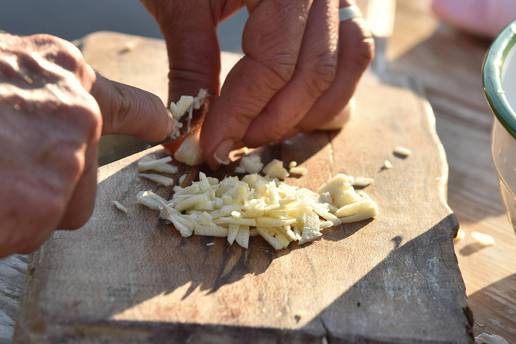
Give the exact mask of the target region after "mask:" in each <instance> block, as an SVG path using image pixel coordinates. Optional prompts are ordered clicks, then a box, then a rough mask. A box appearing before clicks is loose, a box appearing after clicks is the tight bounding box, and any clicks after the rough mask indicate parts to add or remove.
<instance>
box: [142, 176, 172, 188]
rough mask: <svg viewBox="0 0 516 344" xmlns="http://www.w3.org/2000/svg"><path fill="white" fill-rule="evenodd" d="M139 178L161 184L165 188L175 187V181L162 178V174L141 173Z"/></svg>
mask: <svg viewBox="0 0 516 344" xmlns="http://www.w3.org/2000/svg"><path fill="white" fill-rule="evenodd" d="M138 177H140V178H143V179H147V180H150V181H151V182H154V183H156V184H160V185H163V186H172V185H174V179H172V178H169V177H165V176H162V175H161V174H156V173H140V174H138Z"/></svg>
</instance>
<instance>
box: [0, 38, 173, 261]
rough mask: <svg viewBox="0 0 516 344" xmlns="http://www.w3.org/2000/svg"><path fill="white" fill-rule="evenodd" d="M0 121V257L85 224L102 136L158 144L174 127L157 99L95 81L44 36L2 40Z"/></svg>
mask: <svg viewBox="0 0 516 344" xmlns="http://www.w3.org/2000/svg"><path fill="white" fill-rule="evenodd" d="M90 92H91V94H90ZM0 123H2V124H1V125H0V147H1V148H2V149H1V151H0V257H1V256H6V255H8V254H11V253H28V252H31V251H33V250H35V249H36V248H38V247H39V246H40V245H41V244H42V243H43V242H44V241H45V240H46V239H47V238H48V236H49V235H50V233H51V232H52V231H53V230H54V229H55V228H57V227H61V228H78V227H80V226H81V225H83V224H84V223H85V222H86V220H87V219H88V218H89V216H90V214H91V212H92V210H93V206H94V200H95V189H96V178H97V144H98V141H99V137H100V135H101V133H103V134H108V133H124V134H130V135H135V136H138V137H140V138H142V139H146V140H154V141H159V140H161V139H163V138H165V136H166V135H167V134H168V133H169V132H170V130H171V129H172V123H171V122H170V119H169V117H168V114H167V110H166V108H165V107H164V105H163V104H162V102H161V101H160V100H159V98H158V97H156V96H154V95H152V94H150V93H148V92H145V91H142V90H139V89H136V88H133V87H130V86H126V85H122V84H119V83H116V82H113V81H109V80H107V79H105V78H103V77H102V76H100V75H96V74H95V72H94V71H93V69H92V68H91V67H90V66H89V65H88V64H86V62H85V61H84V59H83V57H82V55H81V53H80V52H79V50H78V49H77V48H76V47H75V46H73V45H72V44H71V43H69V42H66V41H63V40H61V39H59V38H56V37H52V36H47V35H35V36H29V37H17V36H11V35H7V34H0Z"/></svg>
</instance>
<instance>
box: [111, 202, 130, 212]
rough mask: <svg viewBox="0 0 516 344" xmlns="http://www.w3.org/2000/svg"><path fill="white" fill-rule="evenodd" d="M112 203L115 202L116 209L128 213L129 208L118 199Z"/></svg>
mask: <svg viewBox="0 0 516 344" xmlns="http://www.w3.org/2000/svg"><path fill="white" fill-rule="evenodd" d="M111 203H112V204H113V206H114V207H115V208H116V209H118V210H120V211H121V212H122V213H124V214H127V213H128V210H127V208H126V207H125V206H124V205H123V204H122V203H120V202H118V201H111Z"/></svg>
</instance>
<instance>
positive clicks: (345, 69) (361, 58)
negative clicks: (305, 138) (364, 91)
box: [297, 18, 374, 132]
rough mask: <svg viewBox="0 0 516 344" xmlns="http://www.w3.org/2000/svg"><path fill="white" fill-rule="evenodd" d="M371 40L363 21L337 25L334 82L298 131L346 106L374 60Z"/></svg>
mask: <svg viewBox="0 0 516 344" xmlns="http://www.w3.org/2000/svg"><path fill="white" fill-rule="evenodd" d="M373 52H374V42H373V38H372V37H371V35H370V34H369V32H368V31H367V29H366V27H365V21H364V19H363V18H354V19H351V20H346V21H344V22H341V23H340V27H339V53H338V67H337V74H336V77H335V80H334V81H333V83H332V85H331V86H330V88H329V89H327V90H326V92H324V94H323V95H322V96H321V97H320V98H319V99H318V100H317V102H316V103H315V104H314V106H313V107H312V108H311V109H310V111H309V112H308V113H307V114H306V116H305V117H304V118H303V120H302V121H301V122H300V123H299V124H298V125H297V128H298V129H299V130H300V131H303V132H309V131H312V130H315V129H318V128H320V127H321V126H323V125H324V124H326V123H328V122H330V121H331V120H332V119H333V118H334V117H335V116H337V115H338V114H339V113H340V112H341V111H342V110H343V109H344V108H345V107H346V105H347V104H348V102H349V99H350V98H351V96H352V95H353V93H354V91H355V89H356V86H357V84H358V81H359V80H360V77H361V76H362V74H363V73H364V71H365V70H366V69H367V66H368V65H369V62H370V61H371V60H372V58H373Z"/></svg>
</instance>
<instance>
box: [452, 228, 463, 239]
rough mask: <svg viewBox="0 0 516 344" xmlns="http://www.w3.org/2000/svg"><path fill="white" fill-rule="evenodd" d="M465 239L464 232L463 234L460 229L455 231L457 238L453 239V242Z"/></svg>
mask: <svg viewBox="0 0 516 344" xmlns="http://www.w3.org/2000/svg"><path fill="white" fill-rule="evenodd" d="M465 237H466V232H464V231H463V230H462V229H461V228H459V230H458V231H457V236H456V237H455V238H453V241H454V242H458V241H461V240H463V239H464V238H465Z"/></svg>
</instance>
